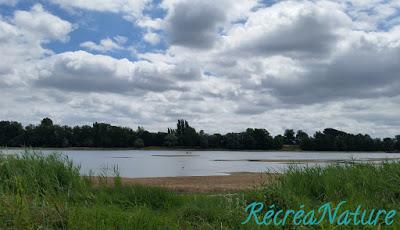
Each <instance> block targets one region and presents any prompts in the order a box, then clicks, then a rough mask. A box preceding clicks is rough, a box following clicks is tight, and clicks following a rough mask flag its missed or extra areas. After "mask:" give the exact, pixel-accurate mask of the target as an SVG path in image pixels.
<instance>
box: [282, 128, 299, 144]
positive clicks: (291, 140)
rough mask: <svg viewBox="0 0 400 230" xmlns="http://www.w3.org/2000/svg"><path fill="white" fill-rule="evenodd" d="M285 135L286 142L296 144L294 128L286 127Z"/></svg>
mask: <svg viewBox="0 0 400 230" xmlns="http://www.w3.org/2000/svg"><path fill="white" fill-rule="evenodd" d="M283 136H284V137H285V144H286V145H293V144H295V140H296V138H295V136H294V131H293V129H286V130H285V133H284V135H283Z"/></svg>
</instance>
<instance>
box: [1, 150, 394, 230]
mask: <svg viewBox="0 0 400 230" xmlns="http://www.w3.org/2000/svg"><path fill="white" fill-rule="evenodd" d="M99 180H100V181H102V177H100V178H99ZM91 181H92V180H91V178H87V177H85V178H83V177H81V176H80V175H79V169H78V168H76V167H75V166H74V165H73V164H72V163H71V162H70V161H69V160H68V159H66V158H63V157H62V156H59V155H50V156H47V157H44V156H41V155H35V154H29V153H26V154H23V155H20V156H0V229H7V228H14V229H38V228H44V229H55V228H56V229H258V228H259V229H265V227H266V226H257V225H256V224H255V223H254V222H250V223H249V224H246V225H241V222H242V221H243V220H244V219H245V217H246V215H245V212H244V210H245V207H246V206H247V204H249V203H251V202H253V201H266V203H267V204H275V205H276V208H277V209H278V208H282V209H288V208H293V209H295V208H297V207H299V205H301V204H304V205H305V206H306V207H308V208H318V207H319V206H320V205H321V204H322V203H325V202H334V203H337V202H339V201H342V200H347V201H348V203H347V204H346V207H348V208H352V207H355V206H356V205H358V204H362V205H363V206H364V207H366V208H385V209H390V208H398V206H399V204H400V186H399V185H400V164H399V163H385V164H383V165H381V166H379V167H375V166H372V165H367V164H366V165H364V164H363V165H358V164H357V165H344V166H335V165H332V166H330V167H327V168H325V169H322V168H309V169H299V168H292V169H290V170H289V171H288V172H287V173H286V174H284V175H283V176H281V177H279V178H278V179H277V180H276V181H274V182H273V183H272V184H269V185H268V186H267V185H265V186H262V185H260V188H257V189H254V190H252V191H246V192H242V193H235V194H209V195H205V194H178V193H174V192H171V191H169V190H165V189H162V188H157V187H146V186H124V185H121V182H120V178H118V177H116V178H115V180H114V182H113V183H114V184H115V185H114V186H110V185H108V184H106V183H107V182H106V180H103V183H100V184H97V185H93V184H92V182H91ZM395 224H396V225H397V226H398V223H397V222H396V223H395ZM286 227H289V226H286ZM330 227H331V226H330V225H328V223H325V222H323V223H322V225H321V226H318V227H316V228H319V229H321V228H322V229H329V228H330ZM382 227H384V226H382ZM392 227H393V226H392ZM375 228H376V227H375Z"/></svg>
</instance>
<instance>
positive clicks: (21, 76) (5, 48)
mask: <svg viewBox="0 0 400 230" xmlns="http://www.w3.org/2000/svg"><path fill="white" fill-rule="evenodd" d="M72 30H73V26H72V24H71V23H69V22H68V21H65V20H63V19H61V18H59V17H57V16H55V15H52V14H51V13H49V12H47V11H45V10H44V9H43V7H42V6H41V5H38V4H36V5H34V6H33V7H32V8H31V9H30V10H29V11H22V10H18V11H15V12H14V15H13V16H12V17H11V18H7V19H6V18H1V17H0V41H1V42H0V52H1V55H2V57H3V58H2V62H1V63H0V76H1V78H0V79H1V80H0V86H1V85H3V86H4V85H6V86H10V85H14V86H17V85H18V86H21V85H24V84H27V80H29V79H32V78H35V77H36V76H35V74H36V69H35V62H36V61H37V60H40V59H41V58H43V57H45V56H46V55H50V54H51V53H52V52H51V51H50V50H48V49H45V48H43V47H42V44H44V43H48V42H49V41H51V40H59V41H66V40H68V35H69V33H70V32H71V31H72Z"/></svg>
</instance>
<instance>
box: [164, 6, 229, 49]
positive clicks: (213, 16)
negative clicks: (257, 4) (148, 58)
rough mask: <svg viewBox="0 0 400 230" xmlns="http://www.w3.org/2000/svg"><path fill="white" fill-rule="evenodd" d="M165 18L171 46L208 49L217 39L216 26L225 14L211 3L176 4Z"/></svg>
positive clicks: (223, 19)
mask: <svg viewBox="0 0 400 230" xmlns="http://www.w3.org/2000/svg"><path fill="white" fill-rule="evenodd" d="M170 11H171V12H170V13H169V15H168V16H167V26H166V31H167V34H168V38H169V42H170V43H171V44H173V45H180V46H186V47H190V48H199V49H204V48H210V47H212V46H213V45H214V43H215V41H216V40H217V39H218V31H217V29H218V25H219V24H221V23H222V22H224V21H225V19H226V17H225V13H224V10H223V9H222V8H221V7H218V4H215V3H214V2H212V1H184V2H179V3H177V4H176V5H175V6H174V8H173V9H171V10H170Z"/></svg>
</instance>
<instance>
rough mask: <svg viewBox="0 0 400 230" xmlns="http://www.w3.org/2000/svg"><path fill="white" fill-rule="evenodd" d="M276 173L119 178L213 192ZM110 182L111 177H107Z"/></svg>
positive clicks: (237, 188) (238, 187) (238, 188)
mask: <svg viewBox="0 0 400 230" xmlns="http://www.w3.org/2000/svg"><path fill="white" fill-rule="evenodd" d="M276 176H277V175H276V174H266V173H232V174H231V175H228V176H188V177H155V178H121V179H122V184H123V185H134V184H140V185H150V186H161V187H164V188H168V189H171V190H173V191H177V192H188V193H213V192H235V191H241V190H246V189H251V188H254V187H255V186H260V185H262V184H263V183H268V182H270V181H271V180H272V179H273V178H275V177H276ZM108 180H109V183H110V184H112V181H113V178H108Z"/></svg>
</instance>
